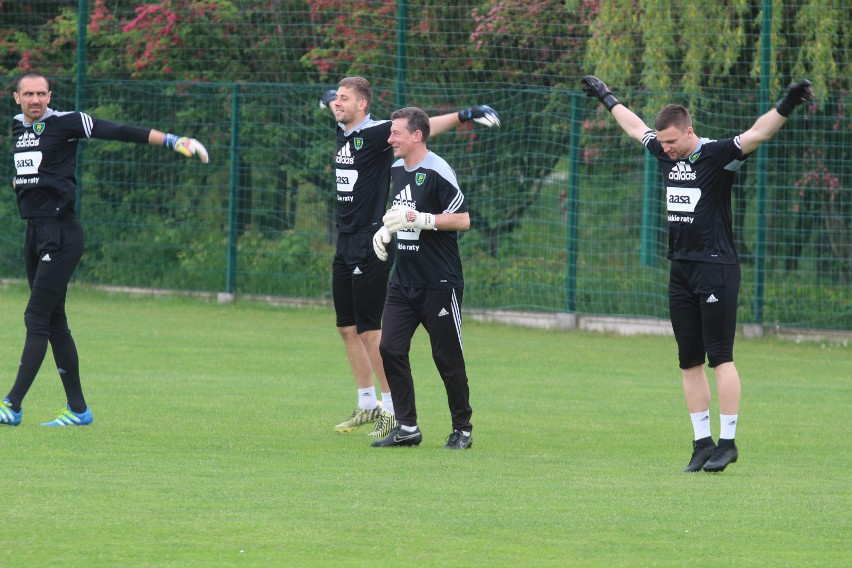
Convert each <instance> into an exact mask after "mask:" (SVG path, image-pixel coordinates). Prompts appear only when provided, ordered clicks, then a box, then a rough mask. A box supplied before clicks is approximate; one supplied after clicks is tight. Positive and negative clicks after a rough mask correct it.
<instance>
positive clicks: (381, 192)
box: [334, 115, 393, 233]
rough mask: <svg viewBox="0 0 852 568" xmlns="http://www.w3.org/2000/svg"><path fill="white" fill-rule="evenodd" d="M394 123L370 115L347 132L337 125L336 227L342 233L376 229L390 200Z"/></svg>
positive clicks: (335, 160)
mask: <svg viewBox="0 0 852 568" xmlns="http://www.w3.org/2000/svg"><path fill="white" fill-rule="evenodd" d="M392 124H393V123H392V122H391V121H390V120H380V121H377V120H373V119H372V118H370V115H367V117H366V118H365V119H364V120H362V121H361V122H360V123H358V124H357V125H356V126H355V127H354V128H353V129H352V130H350V131H349V132H346V131H345V130H344V129H343V125H342V124H338V125H337V154H336V155H335V158H334V165H335V173H336V178H337V181H336V183H337V229H338V231H339V232H341V233H361V232H368V231H369V232H375V231H376V230H378V228H379V226H381V224H382V216H383V215H384V214H385V210H386V208H387V202H388V190H389V187H390V166H391V163H392V162H393V151H392V150H391V147H390V144H388V138H389V137H390V129H391V125H392Z"/></svg>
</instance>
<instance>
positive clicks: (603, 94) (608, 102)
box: [583, 75, 621, 112]
mask: <svg viewBox="0 0 852 568" xmlns="http://www.w3.org/2000/svg"><path fill="white" fill-rule="evenodd" d="M583 91H584V92H585V93H586V96H587V97H596V98H597V99H598V100H599V101H600V102H601V104H602V105H603V106H605V107H606V110H608V111H609V112H612V107H614V106H615V105H620V104H621V103H620V102H619V101H618V99H617V98H615V97H614V96H612V92H610V90H609V89H608V88H607V87H606V85H605V84H604V82H603V81H601V80H600V79H598V78H597V77H595V76H594V75H586V76H585V77H583Z"/></svg>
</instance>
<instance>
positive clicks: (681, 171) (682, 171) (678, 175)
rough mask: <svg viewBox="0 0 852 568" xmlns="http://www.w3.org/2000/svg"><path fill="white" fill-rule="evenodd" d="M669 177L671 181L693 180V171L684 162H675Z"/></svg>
mask: <svg viewBox="0 0 852 568" xmlns="http://www.w3.org/2000/svg"><path fill="white" fill-rule="evenodd" d="M669 179H670V180H672V181H694V180H695V172H694V171H692V166H690V165H689V164H688V163H686V162H677V163H676V164H675V165H674V167H673V168H672V171H670V172H669Z"/></svg>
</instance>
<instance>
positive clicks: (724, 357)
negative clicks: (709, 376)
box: [707, 349, 734, 368]
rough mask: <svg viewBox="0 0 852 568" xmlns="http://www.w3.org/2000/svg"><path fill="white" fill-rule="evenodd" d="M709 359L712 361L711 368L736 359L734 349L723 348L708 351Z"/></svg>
mask: <svg viewBox="0 0 852 568" xmlns="http://www.w3.org/2000/svg"><path fill="white" fill-rule="evenodd" d="M707 360H708V361H709V363H710V368H716V367H718V366H719V365H721V364H722V363H730V362H731V361H733V360H734V353H733V350H730V349H722V350H719V351H714V352H712V353H711V352H708V353H707Z"/></svg>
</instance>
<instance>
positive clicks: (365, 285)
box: [320, 77, 500, 438]
mask: <svg viewBox="0 0 852 568" xmlns="http://www.w3.org/2000/svg"><path fill="white" fill-rule="evenodd" d="M372 101H373V90H372V87H371V86H370V83H369V81H367V80H366V79H364V78H363V77H346V78H344V79H342V80H341V81H340V82H339V83H338V87H337V90H332V91H328V92H326V93H325V94H324V95H323V96H322V98H321V100H320V106H321V107H323V108H326V107H327V108H330V109H331V111H332V112H333V113H334V117H335V118H336V119H337V122H338V124H337V153H336V154H335V158H334V169H335V178H336V182H335V183H336V190H337V192H336V198H337V229H338V237H337V251H336V253H335V255H334V259H333V261H332V295H333V297H334V309H335V312H336V318H337V329H338V331H339V333H340V337H341V338H342V339H343V345H344V348H345V350H346V356H347V358H348V360H349V366H350V368H351V370H352V375H353V376H354V378H355V385H356V389H357V391H358V399H357V404H356V407H355V410H353V411H352V414H351V415H350V416H349V418H347V419H346V420H344V421H343V422H341V423H340V424H338V425H337V426H335V427H334V430H335V431H337V432H351V431H353V430H355V429H356V428H358V427H359V426H362V425H364V424H369V423H372V422H376V425H375V427H374V428H373V430H372V431H371V432H370V433H369V436H371V437H374V438H381V437H384V436H386V435H387V434H388V432H390V430H391V429H393V428H394V427H395V426H396V418H395V416H394V404H393V400H392V398H391V391H390V387H389V386H388V382H387V378H386V377H385V371H384V369H383V366H382V359H381V356H380V354H379V342H380V341H381V337H382V331H381V328H382V308H383V306H384V302H385V295H386V291H387V282H388V275H389V273H390V267H391V266H392V265H393V258H392V257H391V258H390V260H389V261H388V262H379V261H378V259H377V258H376V257H375V255H374V254H373V253H372V244H371V239H372V237H373V234H374V233H375V232H376V229H378V228H379V227H380V226H381V225H382V215H383V214H384V212H385V209H386V207H387V202H388V191H389V187H390V170H391V164H392V162H393V159H394V155H393V151H392V149H391V146H390V143H389V142H388V137H389V136H390V128H391V121H389V120H375V119H374V118H373V117H372V116H371V115H370V104H371V103H372ZM470 120H473V121H475V122H478V123H480V124H483V125H485V126H499V125H500V119H499V117H498V116H497V113H496V112H495V111H494V109H492V108H491V107H488V106H484V105H481V106H476V107H472V108H468V109H464V110H462V111H459V112H453V113H449V114H443V115H439V116H435V117H432V118H431V119H429V123H430V126H431V128H432V132H433V134H440V133H442V132H446V131H448V130H450V129H452V128H455V127H457V126H459V125H460V124H461V123H463V122H468V121H470ZM391 254H393V251H392V252H391ZM374 375H375V378H376V380H377V381H378V384H379V388H380V390H381V393H382V394H381V397H382V400H381V402H379V401H378V400H377V398H376V391H375V386H374V383H373V376H374Z"/></svg>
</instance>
